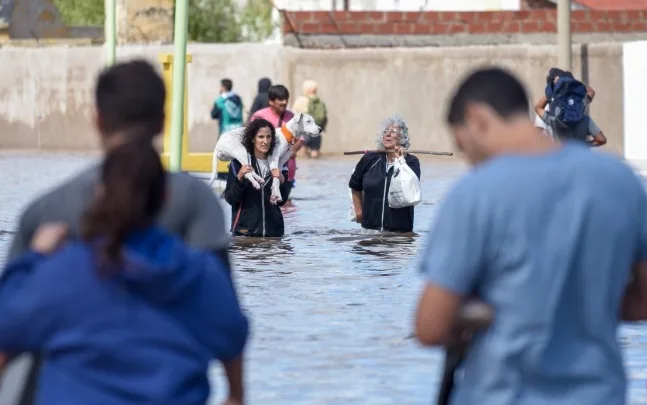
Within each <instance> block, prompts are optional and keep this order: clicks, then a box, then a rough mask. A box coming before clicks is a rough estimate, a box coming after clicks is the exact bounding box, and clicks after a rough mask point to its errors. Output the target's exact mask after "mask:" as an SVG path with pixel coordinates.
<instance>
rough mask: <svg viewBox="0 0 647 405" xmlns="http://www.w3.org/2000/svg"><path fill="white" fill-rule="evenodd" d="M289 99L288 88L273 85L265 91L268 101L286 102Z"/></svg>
mask: <svg viewBox="0 0 647 405" xmlns="http://www.w3.org/2000/svg"><path fill="white" fill-rule="evenodd" d="M289 98H290V92H289V91H288V88H287V87H285V86H284V85H282V84H275V85H274V86H272V87H270V89H269V90H268V91H267V99H268V100H270V101H274V100H288V99H289Z"/></svg>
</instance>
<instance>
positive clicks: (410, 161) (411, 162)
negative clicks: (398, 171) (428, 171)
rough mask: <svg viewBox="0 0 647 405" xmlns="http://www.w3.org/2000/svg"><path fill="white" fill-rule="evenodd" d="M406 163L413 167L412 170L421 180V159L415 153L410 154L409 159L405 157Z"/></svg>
mask: <svg viewBox="0 0 647 405" xmlns="http://www.w3.org/2000/svg"><path fill="white" fill-rule="evenodd" d="M405 163H406V164H407V166H409V167H410V168H411V170H413V172H414V173H415V174H416V176H418V180H420V160H418V158H417V157H415V156H413V155H409V156H408V159H407V158H405Z"/></svg>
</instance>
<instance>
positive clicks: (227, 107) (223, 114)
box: [211, 79, 244, 134]
mask: <svg viewBox="0 0 647 405" xmlns="http://www.w3.org/2000/svg"><path fill="white" fill-rule="evenodd" d="M233 88H234V83H233V82H232V81H231V80H230V79H222V80H221V81H220V97H218V98H217V99H216V101H215V102H214V103H213V108H212V109H211V118H213V119H214V120H218V126H219V128H220V133H221V134H224V133H225V132H227V131H230V130H232V129H234V128H239V127H242V126H243V125H244V124H243V100H241V98H240V97H239V96H238V94H236V93H234V92H233V91H232V89H233Z"/></svg>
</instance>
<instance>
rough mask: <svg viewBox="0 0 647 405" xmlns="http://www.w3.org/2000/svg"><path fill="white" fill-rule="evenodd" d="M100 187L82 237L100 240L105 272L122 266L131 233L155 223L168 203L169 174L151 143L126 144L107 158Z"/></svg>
mask: <svg viewBox="0 0 647 405" xmlns="http://www.w3.org/2000/svg"><path fill="white" fill-rule="evenodd" d="M100 184H101V186H102V189H101V192H99V193H97V196H96V197H95V199H94V201H93V203H92V205H91V206H90V208H89V209H88V210H87V211H86V213H85V215H84V216H83V219H82V223H81V235H82V237H83V239H84V240H86V241H94V240H95V239H96V238H100V239H96V241H97V243H99V245H98V246H99V247H100V249H101V256H100V261H101V269H102V270H103V269H105V268H106V267H109V266H110V265H113V264H119V263H120V261H121V247H122V245H123V243H124V241H125V239H126V238H127V237H128V235H129V234H130V233H131V232H133V231H135V230H138V229H143V228H146V227H148V226H150V225H152V224H153V222H154V221H155V218H156V217H157V214H158V213H159V212H160V210H161V209H162V206H163V204H164V193H165V192H166V172H165V170H164V167H163V166H162V162H161V161H160V157H159V154H158V152H157V151H156V150H155V148H154V147H153V145H152V143H151V142H146V141H143V140H138V141H132V142H126V143H125V144H123V145H121V146H119V147H117V148H116V149H114V150H112V151H111V152H109V153H108V155H107V156H106V157H105V159H104V161H103V165H102V167H101V183H100ZM104 238H105V239H104ZM112 267H114V266H112Z"/></svg>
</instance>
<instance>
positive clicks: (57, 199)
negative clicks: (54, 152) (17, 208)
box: [26, 167, 99, 212]
mask: <svg viewBox="0 0 647 405" xmlns="http://www.w3.org/2000/svg"><path fill="white" fill-rule="evenodd" d="M98 175H99V172H98V168H97V167H90V168H89V169H88V170H85V171H83V172H81V173H78V174H76V175H75V176H73V177H71V178H69V179H67V180H65V181H64V182H62V183H60V184H58V185H57V186H55V187H53V188H51V189H50V190H48V191H46V192H44V193H43V194H41V195H39V196H38V197H36V198H35V199H34V200H32V203H31V204H29V206H28V208H27V210H26V212H34V211H41V210H52V209H54V210H61V209H67V208H68V207H69V206H68V205H66V204H64V203H65V201H71V200H77V201H78V200H84V199H85V197H86V196H87V195H89V194H91V193H92V192H93V191H94V188H95V187H96V184H97V181H98Z"/></svg>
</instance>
